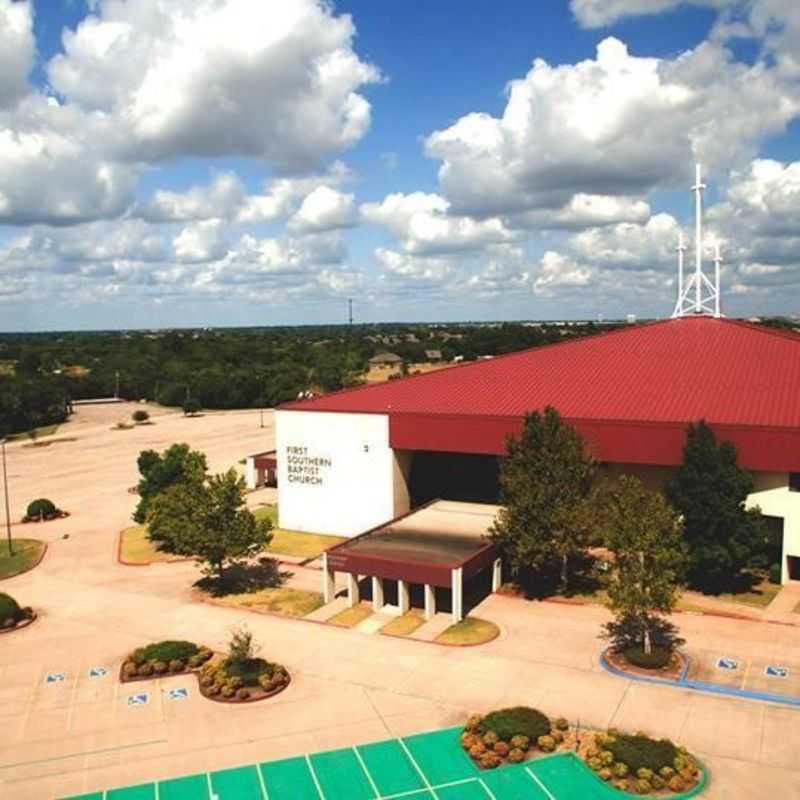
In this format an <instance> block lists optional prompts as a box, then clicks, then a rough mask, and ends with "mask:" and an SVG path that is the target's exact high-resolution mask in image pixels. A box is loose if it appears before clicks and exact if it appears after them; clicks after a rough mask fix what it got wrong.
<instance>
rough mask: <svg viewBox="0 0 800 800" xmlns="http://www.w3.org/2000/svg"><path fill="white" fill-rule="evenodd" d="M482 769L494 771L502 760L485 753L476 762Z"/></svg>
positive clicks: (493, 754)
mask: <svg viewBox="0 0 800 800" xmlns="http://www.w3.org/2000/svg"><path fill="white" fill-rule="evenodd" d="M478 763H479V764H480V766H481V768H482V769H495V768H496V767H499V766H500V764H501V763H502V759H501V758H500V756H498V755H497V754H496V753H490V752H486V753H484V754H483V755H482V756H481V757H480V759H479V760H478Z"/></svg>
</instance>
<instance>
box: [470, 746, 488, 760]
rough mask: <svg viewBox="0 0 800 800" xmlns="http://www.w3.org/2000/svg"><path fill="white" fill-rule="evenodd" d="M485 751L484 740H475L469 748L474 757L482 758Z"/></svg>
mask: <svg viewBox="0 0 800 800" xmlns="http://www.w3.org/2000/svg"><path fill="white" fill-rule="evenodd" d="M485 752H486V748H485V747H484V746H483V742H475V744H474V745H472V747H470V749H469V754H470V755H471V756H472V757H473V758H480V757H481V756H482V755H483V754H484V753H485Z"/></svg>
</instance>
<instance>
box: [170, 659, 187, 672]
mask: <svg viewBox="0 0 800 800" xmlns="http://www.w3.org/2000/svg"><path fill="white" fill-rule="evenodd" d="M185 669H186V665H185V664H184V663H183V661H181V660H180V659H179V658H173V659H172V661H170V662H169V671H170V672H183V671H184V670H185Z"/></svg>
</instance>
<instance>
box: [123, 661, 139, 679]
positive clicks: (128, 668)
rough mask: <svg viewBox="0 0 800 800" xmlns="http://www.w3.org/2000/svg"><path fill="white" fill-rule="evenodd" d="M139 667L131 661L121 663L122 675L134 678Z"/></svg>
mask: <svg viewBox="0 0 800 800" xmlns="http://www.w3.org/2000/svg"><path fill="white" fill-rule="evenodd" d="M138 670H139V668H138V667H137V666H136V664H134V663H133V661H126V662H125V663H124V664H123V665H122V675H123V677H125V678H135V677H136V674H137V672H138Z"/></svg>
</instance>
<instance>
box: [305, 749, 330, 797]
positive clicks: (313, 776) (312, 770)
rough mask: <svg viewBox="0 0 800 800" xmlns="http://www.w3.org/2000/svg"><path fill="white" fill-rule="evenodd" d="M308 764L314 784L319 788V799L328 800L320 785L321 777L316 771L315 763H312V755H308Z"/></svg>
mask: <svg viewBox="0 0 800 800" xmlns="http://www.w3.org/2000/svg"><path fill="white" fill-rule="evenodd" d="M306 764H307V765H308V771H309V772H310V773H311V779H312V780H313V781H314V786H315V787H316V789H317V794H318V795H319V800H327V799H326V797H325V794H324V792H323V791H322V787H321V786H320V785H319V778H318V777H317V773H316V772H314V765H313V764H312V763H311V757H310V756H306Z"/></svg>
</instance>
